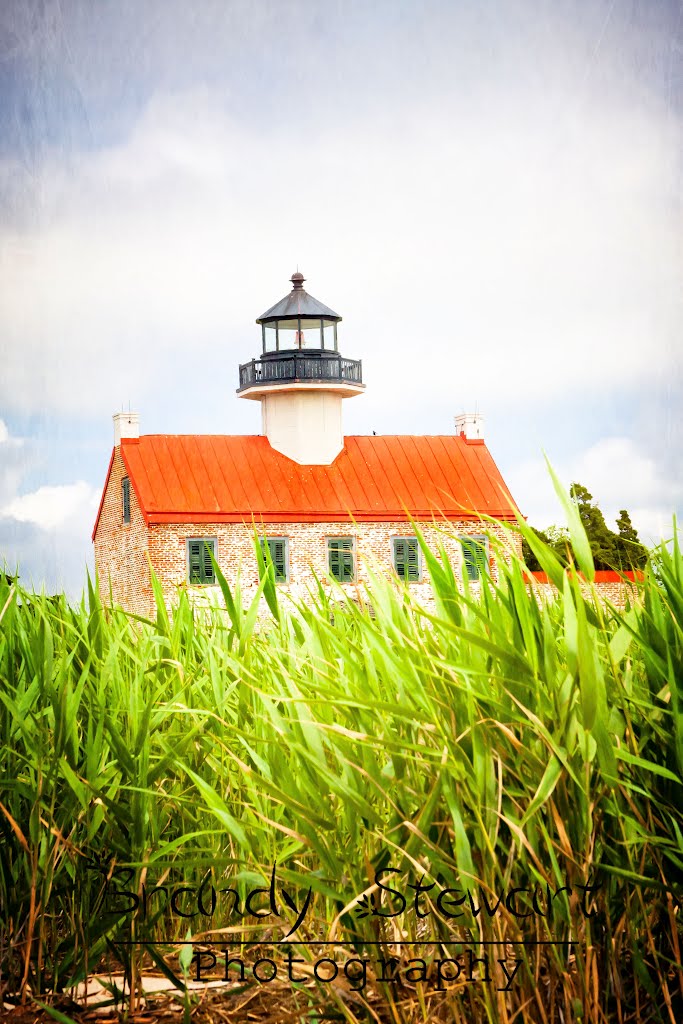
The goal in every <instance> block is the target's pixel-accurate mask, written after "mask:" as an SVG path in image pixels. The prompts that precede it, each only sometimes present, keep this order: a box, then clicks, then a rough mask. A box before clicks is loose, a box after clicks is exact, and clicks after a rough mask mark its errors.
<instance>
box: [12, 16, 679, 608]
mask: <svg viewBox="0 0 683 1024" xmlns="http://www.w3.org/2000/svg"><path fill="white" fill-rule="evenodd" d="M682 122H683V2H681V0H496V2H494V0H450V2H445V0H373V2H372V3H368V2H367V0H362V2H360V0H337V2H335V0H325V2H319V0H315V2H313V0H244V2H242V0H220V2H219V0H193V3H191V4H189V3H187V2H185V0H145V2H144V3H140V2H138V0H97V2H93V0H3V2H2V4H0V564H2V562H3V560H4V561H5V562H6V563H7V565H8V566H9V567H10V569H11V570H13V569H14V568H16V567H17V566H18V567H19V572H20V575H21V578H22V581H23V582H25V583H27V584H30V583H33V584H34V585H36V586H44V587H45V588H46V589H47V591H48V592H53V591H55V590H58V589H63V588H64V589H66V590H67V591H68V592H69V593H70V594H72V595H75V596H77V595H78V594H79V593H80V591H81V588H82V586H83V582H84V578H85V570H86V566H90V567H91V568H92V565H93V553H92V543H91V532H92V527H93V524H94V519H95V515H96V511H97V507H98V503H99V498H100V495H101V490H102V486H103V483H104V477H105V474H106V470H107V466H108V463H109V457H110V454H111V448H112V445H113V426H112V415H113V414H114V413H115V412H117V411H120V410H121V409H128V408H131V409H133V410H134V411H137V412H138V413H139V414H140V421H141V432H142V433H155V434H156V433H226V434H250V433H259V432H260V419H259V409H258V403H255V402H244V401H241V400H239V399H238V398H237V396H236V395H235V390H236V388H237V386H238V366H239V364H240V363H241V362H246V361H247V360H249V359H251V358H253V357H255V356H258V354H259V352H260V331H259V328H258V327H257V326H256V324H255V322H254V321H255V319H256V317H258V316H259V315H260V314H261V313H262V312H263V311H264V310H266V309H267V308H268V307H270V306H271V305H273V303H275V302H277V301H278V300H279V299H280V298H281V297H283V296H284V295H285V294H286V293H287V292H288V290H289V288H290V284H289V278H290V276H291V274H292V272H293V271H294V270H295V269H296V268H297V267H298V268H299V269H301V270H302V271H303V272H304V274H305V277H306V288H307V289H308V290H309V292H310V293H311V294H312V295H314V296H315V297H316V298H317V299H319V300H320V301H321V302H323V303H325V304H326V305H328V306H330V307H331V308H332V309H334V310H335V311H337V312H338V313H340V314H341V316H342V317H343V320H342V322H341V324H340V326H339V345H340V350H341V352H342V353H343V354H344V355H346V356H348V357H350V358H353V359H362V361H363V378H364V381H365V383H366V385H367V387H366V393H365V394H364V395H363V396H362V397H357V398H354V399H352V400H349V401H347V402H345V403H344V430H345V433H347V434H368V433H372V431H373V430H374V431H376V432H377V433H378V434H449V433H453V432H454V416H455V415H456V414H457V413H459V412H463V411H474V410H476V411H478V412H480V413H482V414H483V415H484V417H485V424H486V429H485V438H486V441H487V444H488V447H489V449H490V451H491V453H492V455H493V457H494V459H495V460H496V462H497V464H498V466H499V468H500V470H501V472H502V474H503V477H504V479H505V480H506V482H507V484H508V486H509V488H510V490H511V492H512V494H513V496H514V497H515V499H516V501H517V503H518V505H519V507H520V508H521V510H522V512H523V513H524V514H525V515H526V516H527V517H528V519H529V522H531V523H532V524H533V525H535V526H538V527H545V526H547V525H549V524H551V523H558V522H561V521H562V517H561V513H560V510H559V507H558V505H557V503H556V499H555V497H554V493H553V488H552V485H551V482H550V479H549V477H548V473H547V470H546V468H545V456H546V455H547V457H548V458H549V460H550V462H551V463H552V464H553V466H554V467H555V469H556V471H557V472H558V474H559V476H560V478H561V479H562V480H563V481H564V482H565V483H566V484H569V483H570V482H571V481H573V480H577V481H579V482H581V483H582V484H584V485H585V486H586V487H588V489H589V490H590V491H591V493H592V494H593V496H594V498H595V500H596V501H597V502H598V504H599V505H600V507H601V508H602V509H603V511H604V512H605V515H606V518H607V520H608V523H609V524H611V525H613V524H614V520H615V518H616V516H617V515H618V512H619V510H620V509H622V508H626V509H628V510H629V512H630V513H631V516H632V519H633V522H634V525H635V526H636V528H637V529H638V530H639V531H640V534H641V538H642V539H644V540H645V541H646V542H647V543H649V544H653V543H656V542H657V541H658V540H659V539H660V538H661V537H667V536H670V535H671V532H672V528H673V526H672V514H673V513H675V512H678V514H679V515H680V514H681V511H682V509H683V426H682V418H681V413H680V409H681V406H682V402H681V399H682V397H683V396H682V390H683V388H682V384H683V338H682V336H681V324H682V323H683V318H682V316H681V314H682V312H683V289H682V282H683V203H682V197H683V188H682V185H683V174H682V171H683V145H682V142H683V132H682V130H681V129H682Z"/></svg>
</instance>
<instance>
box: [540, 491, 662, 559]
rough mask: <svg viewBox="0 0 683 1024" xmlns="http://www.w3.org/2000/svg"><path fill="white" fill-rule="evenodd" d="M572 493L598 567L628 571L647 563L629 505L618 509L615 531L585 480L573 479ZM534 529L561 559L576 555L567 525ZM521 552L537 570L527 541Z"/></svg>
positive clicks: (645, 549) (645, 553) (645, 550)
mask: <svg viewBox="0 0 683 1024" xmlns="http://www.w3.org/2000/svg"><path fill="white" fill-rule="evenodd" d="M569 493H570V495H571V497H572V500H573V501H574V502H575V504H576V506H577V509H578V513H579V517H580V519H581V522H582V523H583V527H584V529H585V531H586V536H587V537H588V543H589V544H590V547H591V552H592V554H593V561H594V563H595V568H596V569H618V570H619V571H621V572H625V571H627V570H629V569H640V568H642V567H643V566H644V565H645V563H646V562H647V548H646V547H645V546H644V545H643V544H641V542H640V540H639V538H638V534H637V532H636V530H635V527H634V526H633V523H632V522H631V517H630V516H629V514H628V512H627V511H626V509H621V511H620V512H619V518H618V519H617V529H618V531H619V532H618V533H614V532H613V531H612V530H610V529H609V527H608V526H607V523H606V522H605V517H604V515H603V514H602V512H601V510H600V509H599V508H598V506H597V504H596V503H595V502H594V501H593V495H592V494H591V493H590V491H589V490H588V489H587V488H586V487H584V486H583V484H580V483H576V482H575V483H573V484H572V485H571V487H570V489H569ZM532 529H533V531H534V533H535V534H536V536H537V537H539V538H540V540H542V541H543V542H544V543H545V544H547V545H548V546H549V547H551V548H552V550H553V551H554V552H555V554H556V555H557V557H558V559H559V560H560V562H561V563H562V564H563V565H567V564H568V562H569V559H570V558H571V557H573V555H572V550H571V543H570V539H569V531H568V530H567V528H566V527H564V526H549V527H547V529H546V530H536V529H535V528H534V527H532ZM522 555H523V557H524V560H525V562H526V564H527V566H528V567H529V569H531V570H532V571H536V570H538V569H540V568H541V567H540V565H539V563H538V560H537V558H536V556H535V555H534V554H533V552H532V550H531V548H530V547H529V545H528V544H527V542H526V541H523V542H522Z"/></svg>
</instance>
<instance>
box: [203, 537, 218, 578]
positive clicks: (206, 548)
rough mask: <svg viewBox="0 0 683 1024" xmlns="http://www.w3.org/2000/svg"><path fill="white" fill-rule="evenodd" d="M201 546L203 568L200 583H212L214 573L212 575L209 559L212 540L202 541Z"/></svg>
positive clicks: (211, 563)
mask: <svg viewBox="0 0 683 1024" xmlns="http://www.w3.org/2000/svg"><path fill="white" fill-rule="evenodd" d="M202 547H203V552H202V555H203V569H204V574H203V579H202V583H214V582H215V580H214V575H213V562H212V561H211V553H212V551H213V541H208V540H205V541H204V542H203V545H202Z"/></svg>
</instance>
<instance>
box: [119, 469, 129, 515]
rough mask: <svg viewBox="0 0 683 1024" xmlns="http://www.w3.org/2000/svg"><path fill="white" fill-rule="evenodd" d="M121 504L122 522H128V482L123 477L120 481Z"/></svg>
mask: <svg viewBox="0 0 683 1024" xmlns="http://www.w3.org/2000/svg"><path fill="white" fill-rule="evenodd" d="M121 503H122V505H123V521H124V523H129V522H130V480H129V479H128V477H127V476H124V478H123V480H122V481H121Z"/></svg>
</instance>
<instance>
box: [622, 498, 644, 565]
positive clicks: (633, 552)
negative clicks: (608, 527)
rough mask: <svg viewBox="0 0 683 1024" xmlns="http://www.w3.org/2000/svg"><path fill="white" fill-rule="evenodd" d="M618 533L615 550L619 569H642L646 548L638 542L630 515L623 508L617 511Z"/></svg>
mask: <svg viewBox="0 0 683 1024" xmlns="http://www.w3.org/2000/svg"><path fill="white" fill-rule="evenodd" d="M617 529H618V530H619V534H618V536H617V537H616V541H615V545H614V547H615V552H616V555H617V561H618V566H617V568H619V569H622V570H623V569H642V568H643V566H644V565H645V563H646V562H647V548H646V547H645V545H644V544H641V543H640V539H639V537H638V534H637V533H636V529H635V527H634V525H633V523H632V522H631V517H630V515H629V514H628V512H627V511H626V509H625V508H622V509H621V510H620V512H619V518H618V519H617Z"/></svg>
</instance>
